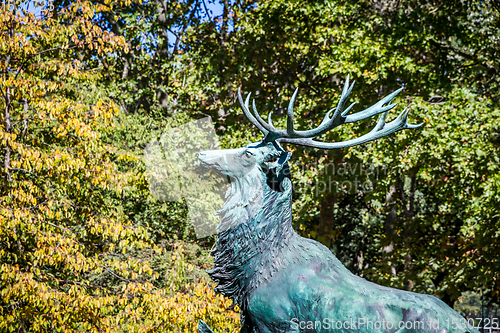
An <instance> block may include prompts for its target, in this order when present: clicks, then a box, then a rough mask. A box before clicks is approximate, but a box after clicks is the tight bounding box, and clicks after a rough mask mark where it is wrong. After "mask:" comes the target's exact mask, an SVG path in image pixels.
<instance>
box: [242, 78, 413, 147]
mask: <svg viewBox="0 0 500 333" xmlns="http://www.w3.org/2000/svg"><path fill="white" fill-rule="evenodd" d="M353 86H354V82H353V83H352V84H351V85H350V86H349V75H348V76H347V79H346V82H345V84H344V89H343V90H342V95H341V96H340V100H339V103H338V104H337V107H335V108H333V109H331V110H330V111H328V112H327V113H326V115H325V117H324V118H323V121H322V122H321V124H319V126H318V127H317V128H315V129H311V130H307V131H296V130H295V129H294V127H293V104H294V102H295V98H296V96H297V92H298V88H297V89H295V92H294V93H293V95H292V99H291V100H290V104H289V105H288V112H287V120H286V130H283V129H278V128H275V127H274V126H273V123H272V120H271V115H272V112H271V113H269V118H268V122H266V121H265V120H264V119H262V118H261V117H260V116H259V113H258V112H257V108H256V107H255V100H253V102H252V109H253V114H252V113H251V112H250V110H249V108H248V103H249V101H250V94H248V96H247V98H246V100H245V103H243V98H242V97H241V92H240V91H239V90H238V100H239V102H240V104H241V108H242V109H243V113H244V114H245V116H246V117H247V118H248V120H250V122H251V123H252V124H254V125H255V126H257V128H258V129H259V130H260V131H261V132H262V133H264V136H265V137H264V141H268V142H270V141H278V142H284V143H293V144H298V145H301V146H307V147H314V148H322V149H337V148H346V147H352V146H356V145H359V144H362V143H365V142H368V141H372V140H376V139H379V138H381V137H384V136H386V135H389V134H392V133H395V132H397V131H400V130H403V129H407V128H417V127H420V126H421V125H422V124H419V125H410V124H408V122H407V121H408V112H409V111H407V108H406V109H404V110H403V112H402V113H401V114H400V115H399V116H398V117H397V118H396V119H394V120H393V121H391V122H390V123H386V122H385V118H386V117H387V113H388V111H389V110H390V109H392V108H393V107H395V106H396V105H397V104H396V103H394V104H390V103H391V102H392V99H393V98H394V97H396V95H397V94H399V93H400V92H401V90H403V88H400V89H398V90H396V91H394V92H393V93H391V94H389V95H387V96H386V97H384V98H382V99H381V100H380V101H378V102H377V103H375V104H374V105H372V106H371V107H369V108H368V109H366V110H363V111H360V112H357V113H354V114H352V115H347V113H348V112H349V111H350V110H351V108H352V107H353V106H354V104H356V103H352V104H351V105H349V107H348V108H347V109H345V110H344V105H345V104H346V102H347V100H348V98H349V95H350V93H351V91H352V88H353ZM388 103H389V104H388ZM385 104H388V105H385ZM384 105H385V106H384ZM381 113H382V115H381V116H380V118H379V120H378V122H377V125H375V127H374V128H373V130H372V131H370V132H369V133H367V134H365V135H363V136H361V137H359V138H356V139H352V140H348V141H343V142H319V141H314V140H313V139H314V138H316V137H317V136H319V135H321V134H324V133H326V132H328V131H330V130H331V129H334V128H335V127H337V126H340V125H342V124H345V123H353V122H356V121H360V120H363V119H366V118H370V117H372V116H374V115H377V114H381Z"/></svg>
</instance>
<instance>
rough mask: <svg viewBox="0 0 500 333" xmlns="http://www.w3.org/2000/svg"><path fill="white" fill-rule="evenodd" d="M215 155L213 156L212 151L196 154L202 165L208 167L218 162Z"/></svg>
mask: <svg viewBox="0 0 500 333" xmlns="http://www.w3.org/2000/svg"><path fill="white" fill-rule="evenodd" d="M218 157H219V156H217V155H215V154H213V152H212V151H202V152H200V153H199V154H198V159H199V160H200V161H201V163H202V165H204V166H206V167H209V166H211V165H214V164H216V162H218Z"/></svg>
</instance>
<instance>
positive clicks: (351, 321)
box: [198, 78, 478, 333]
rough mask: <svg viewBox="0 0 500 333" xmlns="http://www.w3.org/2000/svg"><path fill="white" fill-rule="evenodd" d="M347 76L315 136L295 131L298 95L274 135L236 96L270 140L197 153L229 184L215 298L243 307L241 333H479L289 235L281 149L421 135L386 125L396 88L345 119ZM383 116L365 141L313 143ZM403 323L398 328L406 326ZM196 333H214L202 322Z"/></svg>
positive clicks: (435, 304)
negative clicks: (340, 129)
mask: <svg viewBox="0 0 500 333" xmlns="http://www.w3.org/2000/svg"><path fill="white" fill-rule="evenodd" d="M351 89H352V85H351V86H349V78H347V82H346V84H345V86H344V90H343V92H342V96H341V98H340V101H339V103H338V105H337V107H336V108H335V109H333V110H330V111H329V112H328V113H327V115H326V116H325V118H324V120H323V122H322V123H321V124H320V125H319V126H318V128H316V129H314V130H309V131H296V130H295V129H294V128H293V103H294V100H295V96H296V94H297V91H295V93H294V94H293V97H292V100H291V102H290V106H289V108H288V117H287V129H286V130H281V129H276V128H274V126H273V125H272V122H271V115H269V121H268V122H265V121H264V120H263V119H262V118H261V117H260V116H259V114H258V113H257V111H256V108H255V103H253V114H252V113H251V112H250V111H249V99H250V95H249V96H248V97H247V99H246V101H245V102H243V99H242V98H241V94H240V93H238V98H239V101H240V104H241V106H242V108H243V111H244V113H245V115H246V116H247V118H248V119H249V120H250V122H251V123H253V124H254V125H255V126H257V127H258V128H259V130H260V131H262V132H263V133H264V136H265V137H264V139H263V140H262V141H260V142H257V143H254V144H251V145H248V146H247V147H244V148H241V149H232V150H215V151H207V152H202V153H200V160H201V162H202V164H204V165H205V166H206V167H209V168H214V169H217V170H218V171H220V172H221V173H222V174H223V175H226V176H227V177H229V178H230V180H231V188H230V189H229V190H228V194H227V200H226V202H225V204H224V206H223V207H222V209H221V210H219V211H218V212H217V214H219V215H220V216H221V219H222V221H221V224H220V225H219V227H218V229H219V234H218V237H217V245H216V248H215V249H214V250H213V255H214V256H215V267H214V268H213V269H212V270H210V271H208V274H209V275H210V277H211V278H212V279H213V280H214V281H216V282H218V285H217V287H216V288H215V291H216V292H219V293H222V294H223V295H225V296H227V297H229V298H231V299H233V300H234V302H235V303H237V304H238V305H239V306H240V308H241V324H242V329H241V332H247V333H253V332H259V333H265V332H331V331H338V332H369V333H371V332H398V333H399V332H443V333H444V332H457V333H458V332H476V333H477V332H478V331H477V330H476V329H473V328H471V327H468V326H466V325H465V327H463V326H462V325H461V324H462V323H464V319H463V317H461V316H460V315H459V314H458V313H457V312H456V311H454V310H453V309H451V308H450V307H449V306H447V305H446V304H445V303H443V302H442V301H440V300H439V299H437V298H436V297H433V296H429V295H423V294H417V293H412V292H407V291H402V290H398V289H392V288H387V287H382V286H379V285H376V284H374V283H371V282H368V281H366V280H364V279H363V278H360V277H358V276H356V275H354V274H352V273H351V272H349V271H348V270H347V269H346V268H345V267H344V266H343V265H342V263H341V262H340V261H339V260H338V259H337V258H336V257H335V256H334V255H333V254H332V253H331V252H330V250H328V248H326V247H325V246H323V245H322V244H320V243H318V242H316V241H314V240H311V239H307V238H303V237H301V236H299V235H298V234H297V233H296V232H295V231H294V230H293V228H292V184H291V181H290V173H289V168H288V164H287V161H288V160H289V158H290V157H291V153H289V152H286V151H284V150H283V149H282V148H281V146H280V142H286V143H293V144H298V145H303V146H309V147H317V148H322V149H335V148H344V147H351V146H354V145H358V144H361V143H364V142H368V141H371V140H374V139H377V138H381V137H383V136H386V135H389V134H392V133H394V132H396V131H399V130H403V129H407V128H416V127H418V125H409V124H408V123H407V116H408V112H407V110H405V111H403V112H402V113H401V115H399V117H397V118H396V119H395V120H394V121H392V122H390V123H387V124H386V123H385V118H386V115H387V112H388V110H390V109H392V108H393V107H394V106H395V104H390V103H391V101H392V99H393V98H394V97H395V96H396V95H397V94H398V93H399V92H400V91H401V90H398V91H396V92H394V93H392V94H390V95H388V96H387V97H385V98H383V99H382V100H380V101H379V102H378V103H376V104H375V105H373V106H372V107H370V108H368V109H366V110H364V111H361V112H358V113H355V114H353V115H347V113H348V112H349V110H350V109H351V108H352V106H353V105H351V106H349V107H348V108H347V109H345V110H344V104H345V102H346V101H347V99H348V96H349V93H350V92H351ZM377 114H382V115H381V116H380V119H379V121H378V122H377V125H376V126H375V128H374V129H373V130H372V131H371V132H370V133H368V134H366V135H363V136H361V137H359V138H357V139H354V140H349V141H345V142H335V143H324V142H317V141H314V140H313V138H315V137H317V136H318V135H321V134H323V133H325V132H327V131H329V130H331V129H332V128H334V127H336V126H339V125H342V124H344V123H349V122H354V121H358V120H362V119H366V118H369V117H371V116H373V115H377ZM401 325H402V326H401ZM198 328H199V332H202V333H208V332H212V330H211V329H210V328H209V327H208V326H207V325H206V324H205V323H204V322H203V321H200V323H199V326H198Z"/></svg>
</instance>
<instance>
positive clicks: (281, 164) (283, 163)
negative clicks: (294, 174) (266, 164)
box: [276, 151, 292, 176]
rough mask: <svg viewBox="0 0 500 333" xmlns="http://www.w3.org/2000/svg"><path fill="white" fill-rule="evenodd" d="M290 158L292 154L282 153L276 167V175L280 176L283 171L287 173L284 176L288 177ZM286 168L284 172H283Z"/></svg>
mask: <svg viewBox="0 0 500 333" xmlns="http://www.w3.org/2000/svg"><path fill="white" fill-rule="evenodd" d="M291 157H292V153H290V152H287V151H284V152H283V153H282V154H281V156H280V158H279V159H278V165H277V166H276V174H277V175H280V174H281V173H283V172H284V171H287V172H288V174H287V175H285V176H290V170H289V169H288V160H289V159H290V158H291ZM285 168H286V170H285Z"/></svg>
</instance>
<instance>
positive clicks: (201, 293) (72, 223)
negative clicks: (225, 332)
mask: <svg viewBox="0 0 500 333" xmlns="http://www.w3.org/2000/svg"><path fill="white" fill-rule="evenodd" d="M17 5H19V4H17ZM112 9H113V5H112V3H110V2H107V3H103V4H92V3H90V2H86V1H74V2H71V3H70V4H66V6H58V7H57V11H55V12H50V11H48V10H44V11H42V12H41V17H35V15H34V14H33V13H28V12H27V11H25V10H22V9H19V7H15V6H14V7H13V8H12V7H11V8H9V7H7V8H6V9H5V10H4V9H0V48H1V52H0V54H1V55H2V59H1V62H0V73H1V74H0V88H1V91H0V93H1V106H2V110H3V114H2V115H1V116H0V120H1V125H0V135H1V138H2V148H3V149H2V158H3V168H2V180H1V189H0V307H1V309H0V329H1V330H2V331H30V332H47V331H54V332H75V331H90V332H98V331H106V332H110V331H113V332H117V331H125V332H131V331H151V330H153V329H155V328H160V329H162V328H164V329H170V330H175V329H177V330H180V329H181V330H193V329H194V326H195V325H196V323H195V322H196V320H197V319H199V318H200V317H205V319H208V320H209V321H211V322H212V323H213V324H216V323H220V322H223V321H224V320H223V319H222V316H221V314H222V313H223V312H224V311H225V309H226V308H227V307H228V306H229V304H228V300H227V299H224V298H222V297H218V296H217V297H216V296H215V295H214V294H213V292H211V291H210V290H209V289H208V288H207V287H205V286H203V285H193V286H192V287H191V288H190V289H192V293H189V294H188V293H180V292H179V291H180V290H179V289H178V288H174V289H172V290H167V289H165V288H161V287H156V286H155V285H154V283H155V279H158V278H159V273H158V271H155V272H153V270H152V268H151V266H150V265H149V262H151V261H153V260H152V259H151V258H152V257H154V256H155V255H159V254H163V255H168V254H169V253H170V252H166V253H163V251H162V249H161V248H159V247H157V246H155V245H154V244H152V242H151V239H150V237H149V234H148V231H147V223H144V224H141V223H133V221H131V220H130V219H128V217H127V215H126V214H124V213H123V209H122V208H121V204H120V196H121V194H122V193H123V190H124V188H127V186H129V185H130V184H131V183H132V184H133V183H137V179H136V178H135V177H134V174H133V173H130V172H120V171H119V170H118V168H117V164H116V163H115V161H117V160H128V161H129V162H130V161H134V160H135V156H133V155H132V154H127V153H120V152H118V151H117V149H116V148H115V147H113V146H110V145H106V144H105V143H103V141H102V140H101V138H100V137H101V134H102V133H105V132H106V131H109V130H110V128H109V127H110V125H111V124H112V119H113V117H115V115H116V114H117V113H118V107H117V105H116V104H114V103H113V102H112V101H110V100H109V98H107V96H106V95H105V94H103V91H102V90H101V89H99V85H98V81H99V80H102V77H103V75H104V73H103V72H102V70H99V68H95V67H92V66H91V65H92V62H91V61H82V60H81V59H92V58H94V59H97V58H99V56H100V55H103V54H106V55H108V56H110V57H111V55H112V54H113V52H115V50H116V49H117V48H121V49H126V48H127V45H126V43H125V42H124V39H123V37H121V36H115V35H113V34H111V33H108V32H106V31H103V30H102V29H101V28H99V27H98V26H97V25H95V24H94V22H93V21H92V18H93V17H94V16H95V15H101V14H103V13H109V12H110V11H112ZM179 251H181V250H179ZM173 261H175V259H173ZM172 265H175V264H172ZM207 299H208V300H209V301H210V302H211V305H210V306H207V304H206V300H207ZM207 308H208V310H209V311H210V313H208V314H207ZM188 309H189V310H188ZM189 311H190V312H189ZM188 312H189V313H188ZM235 323H236V319H234V318H232V319H230V320H225V324H226V327H228V328H231V329H234V326H235Z"/></svg>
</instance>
